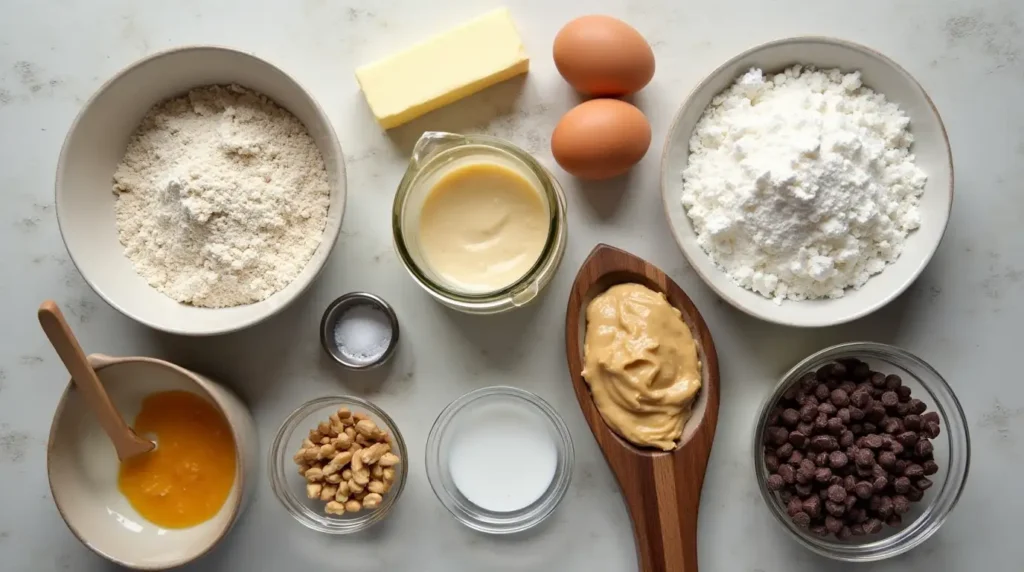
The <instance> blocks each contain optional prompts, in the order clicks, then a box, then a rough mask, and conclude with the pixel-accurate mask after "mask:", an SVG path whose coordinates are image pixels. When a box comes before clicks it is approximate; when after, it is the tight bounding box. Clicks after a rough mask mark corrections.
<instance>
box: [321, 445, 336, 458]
mask: <svg viewBox="0 0 1024 572" xmlns="http://www.w3.org/2000/svg"><path fill="white" fill-rule="evenodd" d="M334 453H335V450H334V445H331V443H330V442H329V441H328V443H327V444H326V445H321V446H320V449H319V451H318V452H317V455H316V458H317V459H331V458H334Z"/></svg>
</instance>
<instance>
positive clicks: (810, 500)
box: [804, 496, 822, 518]
mask: <svg viewBox="0 0 1024 572" xmlns="http://www.w3.org/2000/svg"><path fill="white" fill-rule="evenodd" d="M821 505H822V503H821V499H820V498H818V497H817V496H809V497H807V498H806V499H804V512H806V513H807V514H808V515H810V517H811V518H818V517H820V516H821Z"/></svg>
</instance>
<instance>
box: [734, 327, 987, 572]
mask: <svg viewBox="0 0 1024 572" xmlns="http://www.w3.org/2000/svg"><path fill="white" fill-rule="evenodd" d="M755 427H756V430H755V433H754V467H755V472H756V476H757V482H758V485H759V488H760V490H761V496H762V497H763V498H764V501H765V503H766V504H767V505H768V508H769V509H770V510H771V512H772V514H773V515H774V516H775V518H776V519H777V520H778V521H779V522H780V523H782V525H783V526H784V527H785V528H786V530H788V531H789V532H790V533H791V534H792V536H793V537H794V538H795V539H796V540H797V541H798V542H800V543H801V544H803V545H804V546H806V547H807V548H810V549H811V550H813V551H814V552H817V553H818V554H821V555H822V556H827V557H830V558H834V559H837V560H845V561H850V562H870V561H876V560H882V559H885V558H889V557H891V556H895V555H897V554H902V553H904V552H906V551H908V550H910V549H911V548H914V547H915V546H917V545H919V544H921V543H922V542H924V541H925V540H927V539H928V537H930V536H931V535H932V534H934V533H935V531H936V530H938V529H939V526H941V525H942V523H943V522H944V521H945V520H946V517H947V516H948V515H949V513H950V511H951V510H952V509H953V507H954V506H955V505H956V503H957V500H959V498H960V493H961V492H962V491H963V488H964V483H965V482H966V480H967V473H968V468H969V466H970V457H971V446H970V437H969V435H968V431H967V420H966V418H965V417H964V412H963V409H962V408H961V407H960V402H959V401H957V398H956V396H955V395H954V394H953V390H952V389H951V388H950V387H949V384H947V383H946V381H945V380H944V379H943V378H942V376H941V375H939V373H938V372H937V371H935V369H934V368H932V367H931V366H930V365H928V364H927V363H925V362H924V361H923V360H921V359H920V358H918V357H917V356H915V355H913V354H911V353H909V352H907V351H905V350H902V349H900V348H897V347H893V346H889V345H885V344H877V343H871V342H855V343H847V344H840V345H837V346H833V347H830V348H826V349H824V350H821V351H819V352H817V353H815V354H813V355H811V356H810V357H808V358H806V359H804V360H803V361H801V362H800V363H798V364H797V365H796V366H795V367H793V369H791V370H789V372H787V373H786V375H785V376H784V377H783V379H782V381H781V382H780V383H779V385H778V386H777V387H776V388H775V390H774V391H773V392H772V394H771V395H770V396H769V397H768V399H767V400H766V401H765V403H764V404H763V405H762V406H761V410H760V412H759V415H758V421H757V424H756V426H755Z"/></svg>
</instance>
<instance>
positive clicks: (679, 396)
mask: <svg viewBox="0 0 1024 572" xmlns="http://www.w3.org/2000/svg"><path fill="white" fill-rule="evenodd" d="M583 359H584V364H583V377H584V379H586V380H587V384H588V385H589V386H590V393H591V394H592V395H593V397H594V403H595V405H597V409H598V410H599V411H600V412H601V416H602V417H603V418H604V420H605V422H606V423H608V426H609V427H611V428H612V429H613V430H614V431H615V432H616V433H618V434H619V435H621V436H622V437H623V438H625V439H626V440H627V441H630V442H631V443H633V444H635V445H639V446H641V447H656V448H658V449H662V450H665V451H670V450H672V449H675V447H676V444H677V441H678V440H679V438H680V437H681V436H682V434H683V425H684V424H685V423H686V419H687V418H688V417H689V416H690V409H691V406H692V404H693V399H694V397H695V396H696V395H697V391H698V390H699V389H700V384H701V373H700V368H701V364H700V359H699V358H698V357H697V345H696V344H695V343H694V341H693V335H692V334H691V333H690V329H689V328H688V327H687V326H686V323H685V322H683V319H682V317H681V314H680V312H679V310H677V309H676V308H674V307H673V306H672V305H671V304H669V303H668V300H667V299H666V298H665V295H664V294H662V293H660V292H654V291H653V290H651V289H649V288H647V287H645V286H641V285H639V284H618V285H616V286H612V287H611V288H609V289H608V290H607V291H606V292H604V293H603V294H601V295H600V296H598V297H597V298H594V300H593V301H591V302H590V304H589V305H588V306H587V331H586V337H585V339H584V346H583Z"/></svg>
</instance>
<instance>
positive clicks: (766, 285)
mask: <svg viewBox="0 0 1024 572" xmlns="http://www.w3.org/2000/svg"><path fill="white" fill-rule="evenodd" d="M908 124H909V119H908V118H907V116H906V114H905V113H903V111H902V110H900V109H899V107H898V106H896V104H894V103H890V102H888V101H886V99H885V96H883V95H881V94H877V93H875V92H873V91H871V90H870V89H868V88H866V87H863V86H862V85H861V80H860V74H859V73H850V74H845V75H844V74H842V73H841V72H839V71H838V70H829V71H819V70H815V69H813V68H801V67H800V66H796V67H793V68H790V69H787V70H786V71H785V72H783V73H780V74H776V75H774V76H771V77H767V78H766V77H764V76H763V74H762V72H761V70H759V69H752V70H750V71H749V72H747V74H745V75H744V76H743V77H741V78H739V79H738V80H737V81H736V83H735V84H733V85H732V86H731V87H730V88H729V89H727V90H726V91H724V92H723V93H721V94H719V95H717V96H716V97H715V99H714V100H713V101H712V103H711V105H710V106H709V107H708V110H707V111H705V113H704V116H703V117H702V118H701V120H700V122H699V123H698V124H697V127H696V129H695V130H694V133H693V137H692V138H691V139H690V158H689V164H688V166H687V168H686V170H685V171H684V172H683V197H682V200H683V206H684V207H685V208H686V211H687V214H688V215H689V217H690V220H691V221H692V222H693V226H694V229H695V230H696V232H697V237H698V242H699V243H700V245H701V247H702V248H703V249H704V250H705V251H706V252H707V253H708V255H709V256H710V257H711V259H712V260H713V261H714V262H715V264H717V265H718V266H719V267H721V268H722V269H724V270H725V271H726V272H727V273H728V274H729V276H730V277H731V278H732V279H733V280H734V281H735V282H736V283H738V284H739V285H741V286H743V287H745V288H749V289H751V290H753V291H755V292H757V293H759V294H761V295H763V296H765V297H768V298H773V299H774V300H775V301H776V302H777V303H781V302H782V300H784V299H787V298H789V299H791V300H802V299H806V298H822V297H830V298H838V297H841V296H843V294H844V290H845V289H846V288H850V287H853V288H859V287H861V286H863V285H864V283H865V282H866V281H867V280H868V278H870V277H871V275H873V274H877V273H879V272H881V271H882V270H883V269H884V268H885V266H886V264H888V263H891V262H893V261H895V260H896V259H897V258H898V257H899V255H900V253H901V252H902V250H903V243H904V240H905V239H906V236H907V233H908V232H910V231H912V230H914V229H916V228H917V227H918V226H919V225H920V214H919V213H918V208H917V204H918V198H919V197H920V195H921V193H922V192H923V190H924V185H925V181H926V176H925V174H924V172H923V171H921V169H919V168H918V167H917V166H915V164H914V156H913V155H912V154H910V151H909V149H910V145H911V143H912V141H913V137H912V135H911V134H910V132H909V131H908V129H907V126H908Z"/></svg>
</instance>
